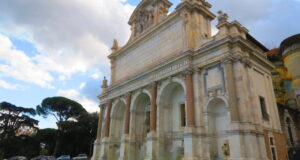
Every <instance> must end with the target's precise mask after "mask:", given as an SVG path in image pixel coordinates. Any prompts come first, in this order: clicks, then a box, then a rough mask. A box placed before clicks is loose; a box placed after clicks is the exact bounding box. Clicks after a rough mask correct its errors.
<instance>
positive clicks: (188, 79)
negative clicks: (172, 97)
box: [185, 69, 195, 127]
mask: <svg viewBox="0 0 300 160" xmlns="http://www.w3.org/2000/svg"><path fill="white" fill-rule="evenodd" d="M185 86H186V103H187V108H186V110H187V117H186V118H187V126H189V127H192V126H195V109H194V90H193V71H192V70H191V69H189V70H187V71H186V72H185Z"/></svg>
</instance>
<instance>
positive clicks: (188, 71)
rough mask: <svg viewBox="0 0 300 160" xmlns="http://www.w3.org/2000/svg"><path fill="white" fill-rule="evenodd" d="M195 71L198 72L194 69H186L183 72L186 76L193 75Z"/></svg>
mask: <svg viewBox="0 0 300 160" xmlns="http://www.w3.org/2000/svg"><path fill="white" fill-rule="evenodd" d="M195 71H196V70H195V69H194V68H192V67H189V68H187V69H185V70H184V71H183V74H184V75H189V74H193V73H194V72H195Z"/></svg>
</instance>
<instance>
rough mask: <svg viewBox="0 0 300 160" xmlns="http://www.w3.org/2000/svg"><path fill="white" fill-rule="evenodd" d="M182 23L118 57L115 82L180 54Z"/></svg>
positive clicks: (173, 25)
mask: <svg viewBox="0 0 300 160" xmlns="http://www.w3.org/2000/svg"><path fill="white" fill-rule="evenodd" d="M182 23H183V22H182V21H177V22H176V23H174V24H172V25H171V26H169V27H167V28H166V29H164V30H163V31H162V32H160V33H157V34H156V35H154V36H153V37H151V38H150V39H148V40H147V41H146V42H144V43H143V44H141V45H140V46H138V47H136V48H134V49H132V50H129V51H127V52H125V53H122V54H121V55H120V56H118V57H117V59H116V72H115V81H116V82H120V81H121V80H124V79H125V78H129V77H131V76H133V75H136V74H138V73H140V72H142V71H145V70H146V69H149V68H151V67H153V66H155V65H157V64H160V63H161V62H163V61H164V60H166V59H168V58H169V57H172V56H176V55H177V54H180V52H181V51H182V49H183V45H184V44H183V43H184V40H183V28H182V27H183V25H182Z"/></svg>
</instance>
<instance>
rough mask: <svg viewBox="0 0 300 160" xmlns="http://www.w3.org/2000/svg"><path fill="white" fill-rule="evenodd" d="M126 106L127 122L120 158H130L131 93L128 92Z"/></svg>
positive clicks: (123, 159)
mask: <svg viewBox="0 0 300 160" xmlns="http://www.w3.org/2000/svg"><path fill="white" fill-rule="evenodd" d="M125 98H126V106H125V113H124V114H125V115H124V116H125V122H124V135H123V136H122V142H121V148H120V157H119V160H128V159H129V151H130V150H129V148H130V137H129V129H130V105H131V93H127V94H126V96H125Z"/></svg>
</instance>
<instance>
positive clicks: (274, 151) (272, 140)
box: [270, 137, 277, 160]
mask: <svg viewBox="0 0 300 160" xmlns="http://www.w3.org/2000/svg"><path fill="white" fill-rule="evenodd" d="M270 148H271V154H272V160H277V156H276V147H275V143H274V138H273V137H270Z"/></svg>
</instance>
